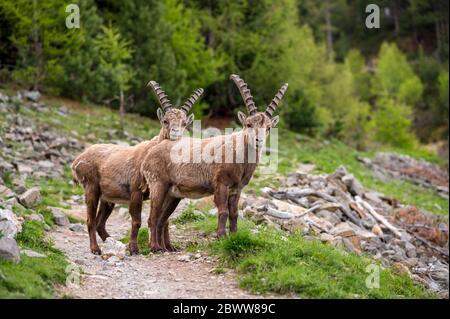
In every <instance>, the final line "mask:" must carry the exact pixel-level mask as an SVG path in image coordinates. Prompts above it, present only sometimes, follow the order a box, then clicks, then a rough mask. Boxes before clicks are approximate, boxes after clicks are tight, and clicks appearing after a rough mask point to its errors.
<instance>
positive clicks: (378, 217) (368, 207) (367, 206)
mask: <svg viewBox="0 0 450 319" xmlns="http://www.w3.org/2000/svg"><path fill="white" fill-rule="evenodd" d="M355 200H356V202H357V203H358V204H360V205H361V206H362V207H364V208H365V209H366V210H367V211H368V212H369V214H370V215H372V216H373V217H374V218H375V219H376V220H378V221H379V222H380V223H381V224H383V225H384V226H386V227H387V228H388V229H389V230H390V231H391V232H392V233H394V235H395V236H397V237H398V238H401V237H402V234H401V233H400V231H399V230H398V229H397V228H396V227H395V226H394V225H392V224H391V223H390V222H388V220H387V219H386V218H385V217H384V216H381V215H380V214H378V213H377V212H376V211H375V209H374V208H373V207H372V206H371V205H370V204H369V203H368V202H366V201H364V200H363V199H362V198H361V197H359V196H355Z"/></svg>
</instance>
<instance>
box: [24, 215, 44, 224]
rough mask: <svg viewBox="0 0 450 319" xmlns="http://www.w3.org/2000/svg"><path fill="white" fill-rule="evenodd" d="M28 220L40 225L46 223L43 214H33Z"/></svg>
mask: <svg viewBox="0 0 450 319" xmlns="http://www.w3.org/2000/svg"><path fill="white" fill-rule="evenodd" d="M26 218H28V219H29V220H34V221H37V222H40V223H44V222H45V220H44V216H42V215H41V214H37V213H33V214H31V215H28V216H27V217H26Z"/></svg>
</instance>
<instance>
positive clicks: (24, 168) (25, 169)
mask: <svg viewBox="0 0 450 319" xmlns="http://www.w3.org/2000/svg"><path fill="white" fill-rule="evenodd" d="M17 171H18V172H19V174H21V175H30V174H31V173H33V168H32V167H31V166H28V165H25V164H17Z"/></svg>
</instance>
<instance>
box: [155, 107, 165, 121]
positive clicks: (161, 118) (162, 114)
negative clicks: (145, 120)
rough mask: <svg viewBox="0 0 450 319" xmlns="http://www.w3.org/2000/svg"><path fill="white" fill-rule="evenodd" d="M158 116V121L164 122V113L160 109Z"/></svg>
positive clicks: (157, 112)
mask: <svg viewBox="0 0 450 319" xmlns="http://www.w3.org/2000/svg"><path fill="white" fill-rule="evenodd" d="M156 115H158V120H159V121H160V122H162V121H163V118H164V111H163V110H162V109H161V108H160V107H158V109H157V110H156Z"/></svg>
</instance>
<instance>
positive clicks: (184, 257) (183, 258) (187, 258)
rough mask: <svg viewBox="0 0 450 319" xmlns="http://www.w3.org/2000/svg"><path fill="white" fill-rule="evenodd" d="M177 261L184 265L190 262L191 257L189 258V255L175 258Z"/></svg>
mask: <svg viewBox="0 0 450 319" xmlns="http://www.w3.org/2000/svg"><path fill="white" fill-rule="evenodd" d="M177 260H178V261H181V262H184V263H187V262H190V261H191V256H189V255H181V256H179V257H178V258H177Z"/></svg>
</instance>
